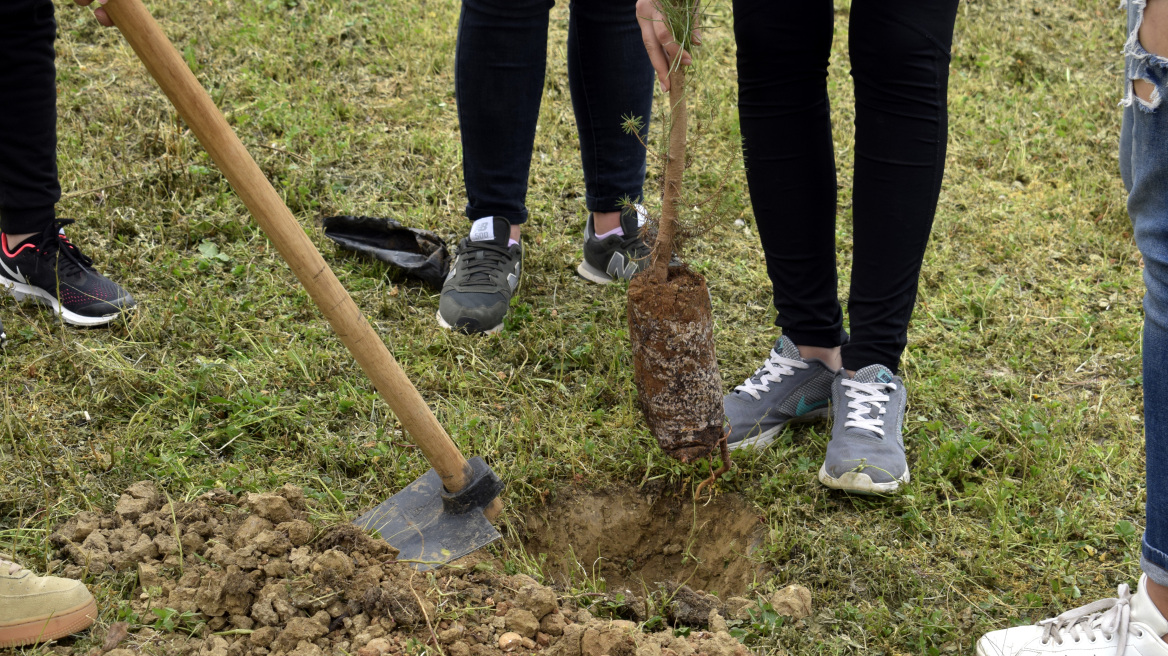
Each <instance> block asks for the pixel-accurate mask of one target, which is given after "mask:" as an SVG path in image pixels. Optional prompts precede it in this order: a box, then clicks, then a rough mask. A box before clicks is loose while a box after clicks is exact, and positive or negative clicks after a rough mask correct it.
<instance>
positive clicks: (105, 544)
mask: <svg viewBox="0 0 1168 656" xmlns="http://www.w3.org/2000/svg"><path fill="white" fill-rule="evenodd" d="M720 498H722V497H720ZM715 501H717V500H715ZM245 536H246V539H242V538H244V537H245ZM50 541H51V543H52V544H53V545H54V546H55V547H57V549H58V550H59V553H60V555H61V560H56V561H53V562H52V563H51V568H52V570H53V572H54V573H57V574H61V575H64V576H69V577H77V578H84V577H86V576H89V577H93V576H101V577H107V576H108V577H124V576H126V575H127V574H129V576H130V577H131V578H130V581H134V578H133V577H134V574H136V575H137V576H136V578H137V581H136V585H134V586H132V587H130V588H128V589H127V596H128V601H129V610H130V611H132V612H133V613H134V615H136V619H135V620H132V621H131V623H130V626H131V627H134V628H133V630H132V631H131V632H130V633H129V635H124V634H122V633H121V632H120V631H118V630H115V628H113V627H111V630H110V633H109V641H108V643H107V645H106V646H105V649H111V651H106V654H107V656H140V654H146V653H150V654H162V653H165V654H174V655H177V656H245V655H252V654H254V655H256V656H318V655H325V654H340V653H348V654H359V655H360V656H387V655H391V654H392V655H397V654H406V653H414V652H416V651H417V646H418V645H434V644H438V645H444V647H443V649H444V651H445V653H446V654H448V656H501V655H502V654H503V653H504V650H511V651H508V652H507V653H525V654H526V653H533V652H546V653H548V654H564V655H565V656H601V655H602V654H612V655H614V656H615V655H621V654H623V655H626V656H634V655H636V654H638V653H647V654H664V653H665V651H664V650H665V649H672V650H673V651H674V653H675V654H679V655H681V654H695V653H700V652H702V651H703V650H704V651H705V652H706V653H707V654H710V656H714V655H715V654H717V656H745V654H746V653H747V652H746V650H745V649H744V648H743V647H742V646H741V645H740V644H739V643H738V642H737V641H736V640H735V639H734V638H732V637H731V636H730V635H729V634H728V633H725V632H722V633H711V632H704V631H696V632H693V633H691V635H690V636H688V637H685V638H681V637H675V636H674V635H673V630H672V629H671V628H668V629H665V630H663V631H660V632H658V633H653V634H645V633H641V632H640V631H639V630H637V624H636V623H633V622H625V621H611V620H604V619H597V618H595V617H593V615H592V614H591V613H589V612H588V611H587V610H585V609H582V608H580V607H579V606H578V602H577V600H576V599H574V598H565V599H560V598H559V597H558V595H557V594H556V592H555V590H553V589H551V588H549V587H546V586H543V585H540V584H539V583H538V582H537V581H535V580H534V579H532V578H531V577H528V576H524V575H522V574H517V575H512V576H507V575H503V574H499V573H498V572H497V571H496V569H495V566H494V565H492V564H491V563H489V562H487V561H485V556H483V555H481V554H479V555H476V556H472V557H471V558H470V559H464V560H463V561H460V562H459V563H456V564H455V566H453V567H447V568H444V569H442V570H439V571H437V572H434V573H432V574H421V573H419V572H417V571H416V570H414V569H413V568H412V567H410V566H409V565H407V564H404V563H399V562H397V561H396V560H395V558H396V552H395V551H394V550H393V549H392V548H391V547H390V546H389V545H388V544H386V543H385V542H384V541H382V540H380V539H373V538H371V537H369V536H368V535H366V534H365V533H363V532H362V531H361V530H360V529H358V528H356V527H355V526H353V525H350V524H343V525H339V526H332V527H320V526H317V525H315V524H313V523H312V522H311V521H310V520H309V517H308V502H307V501H306V500H305V498H304V495H303V492H301V491H300V490H299V489H296V488H292V487H290V486H285V488H283V489H281V490H278V491H277V492H276V493H274V494H261V495H254V494H249V495H245V496H243V497H237V496H235V495H233V494H230V493H229V492H227V491H224V490H216V491H214V492H211V493H208V494H204V495H202V496H201V497H199V498H197V499H195V500H193V501H189V502H181V501H168V500H167V498H166V496H165V495H162V494H160V493H159V492H158V490H157V488H155V487H154V486H153V485H152V484H150V483H137V484H135V485H134V486H132V487H131V488H130V489H129V490H127V492H126V494H124V495H122V498H121V499H119V501H118V503H117V507H116V508H115V510H114V512H112V513H109V514H98V513H92V512H84V513H79V514H78V515H76V516H75V517H73V518H72V519H70V520H69V521H67V522H66V523H65V524H63V525H61V526H59V527H58V528H57V529H56V530H55V531H54V532H53V533H52V535H51V536H50ZM123 580H124V579H123ZM695 594H696V593H695ZM642 604H643V602H642ZM679 621H680V620H679ZM708 622H709V614H708V613H707V616H706V617H703V618H701V620H700V622H698V623H696V624H694V626H695V627H697V626H704V625H706V624H707V623H708ZM516 637H517V638H518V642H516ZM504 638H506V639H504ZM118 643H120V644H118ZM669 645H672V646H669ZM719 645H722V646H723V647H727V648H729V649H730V650H729V651H726V650H725V649H723V648H722V647H719ZM711 649H713V651H711ZM719 649H721V651H718V650H719ZM645 650H648V651H645ZM101 651H102V650H98V651H97V653H101ZM55 652H57V653H61V654H72V653H74V652H73V648H72V647H70V646H68V645H67V644H66V645H59V646H58V647H56V648H55ZM78 653H85V652H78Z"/></svg>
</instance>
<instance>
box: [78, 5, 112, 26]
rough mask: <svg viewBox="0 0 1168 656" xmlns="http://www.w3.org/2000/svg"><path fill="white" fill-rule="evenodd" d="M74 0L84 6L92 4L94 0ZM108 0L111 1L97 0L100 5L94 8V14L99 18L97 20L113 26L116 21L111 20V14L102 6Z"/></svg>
mask: <svg viewBox="0 0 1168 656" xmlns="http://www.w3.org/2000/svg"><path fill="white" fill-rule="evenodd" d="M73 2H76V3H77V4H78V5H80V6H82V7H87V6H89V5H90V3H92V2H93V0H73ZM107 2H109V0H97V5H98V6H97V7H96V8H94V10H93V16H94V18H97V22H99V23H101V24H102V25H105V26H106V27H113V24H114V22H113V21H112V20H110V17H109V14H107V13H105V9H102V7H101V6H102V5H104V4H105V3H107Z"/></svg>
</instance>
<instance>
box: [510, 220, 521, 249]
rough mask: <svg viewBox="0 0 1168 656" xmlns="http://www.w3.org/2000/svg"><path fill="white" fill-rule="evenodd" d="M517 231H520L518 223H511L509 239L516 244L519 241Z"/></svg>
mask: <svg viewBox="0 0 1168 656" xmlns="http://www.w3.org/2000/svg"><path fill="white" fill-rule="evenodd" d="M519 232H520V227H519V226H518V225H515V224H512V225H511V241H513V242H515V243H517V244H518V243H519Z"/></svg>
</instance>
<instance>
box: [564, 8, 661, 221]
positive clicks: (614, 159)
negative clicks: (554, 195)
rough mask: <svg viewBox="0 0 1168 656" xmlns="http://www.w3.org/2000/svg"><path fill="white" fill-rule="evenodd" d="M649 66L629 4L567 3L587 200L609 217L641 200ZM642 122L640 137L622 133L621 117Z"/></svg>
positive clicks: (650, 91)
mask: <svg viewBox="0 0 1168 656" xmlns="http://www.w3.org/2000/svg"><path fill="white" fill-rule="evenodd" d="M653 76H654V74H653V65H652V64H651V63H649V56H648V54H646V53H645V46H644V44H643V42H642V40H641V30H640V27H639V26H638V25H637V13H636V3H635V2H633V1H632V0H572V4H571V19H570V23H569V31H568V81H569V84H570V85H571V90H572V108H573V110H574V111H575V114H576V128H577V130H578V131H579V133H580V158H581V163H582V164H583V168H584V185H585V189H586V194H587V196H586V203H587V205H588V209H589V210H591V211H593V212H615V211H618V210H620V209H622V200H624V199H629V200H632V201H640V200H641V193H642V185H643V184H644V181H645V147H644V145H642V143H643V142H642V140H643V139H647V138H648V134H649V118H650V113H651V112H652V108H653ZM629 116H635V117H640V118H641V119H642V120H643V126H642V129H641V139H642V140H638V139H637V137H636V136H635V135H631V134H628V133H626V132H625V131H624V129H623V127H622V125H623V123H624V118H625V117H629Z"/></svg>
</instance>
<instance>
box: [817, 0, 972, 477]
mask: <svg viewBox="0 0 1168 656" xmlns="http://www.w3.org/2000/svg"><path fill="white" fill-rule="evenodd" d="M956 15H957V0H935V1H933V2H916V1H915V0H855V2H853V3H852V6H851V14H850V16H849V18H848V44H849V53H850V56H851V62H852V79H853V80H854V81H855V85H856V164H855V166H856V169H855V183H854V187H853V194H852V225H853V230H852V235H853V249H852V282H851V291H850V294H849V298H848V314H849V319H850V321H849V326H850V328H851V340H849V342H848V343H847V344H845V345H844V346H843V347H842V349H841V355H842V360H843V366H844V368H845V370H846V371H847V372H848V373H847V374H845V375H841V376H839V377H838V378H837V379H836V381H835V383H834V385H833V388H832V399H833V405H832V407H833V410H832V413H833V417H834V421H833V425H832V434H831V435H832V436H831V441H830V442H828V445H827V452H826V454H825V455H824V461H823V467H822V468H820V470H819V480H820V482H822V483H823V484H824V485H826V486H828V487H831V488H835V489H840V490H846V491H849V492H859V493H877V494H885V493H891V492H895V491H897V490H899V489H900V486H901V484H903V483H907V482H908V480H909V469H908V458H907V456H906V453H905V446H904V435H903V432H902V431H903V427H904V413H905V407H906V405H907V395H906V393H905V389H904V381H903V380H901V379H900V378H899V377H897V376H896V371H897V368H898V364H899V362H900V355H901V352H902V351H903V350H904V346H905V343H906V338H907V333H908V320H909V317H910V316H911V315H912V308H913V303H914V302H915V300H916V290H917V277H918V275H919V274H920V269H921V261H922V259H923V258H924V254H925V245H926V244H927V243H928V240H929V231H930V230H931V228H932V224H933V212H934V210H935V209H936V205H937V195H938V194H939V193H940V189H941V176H942V173H943V171H944V161H945V140H946V130H947V116H946V86H947V82H948V71H949V48H950V45H951V43H952V39H953V23H954V21H955V19H956Z"/></svg>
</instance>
